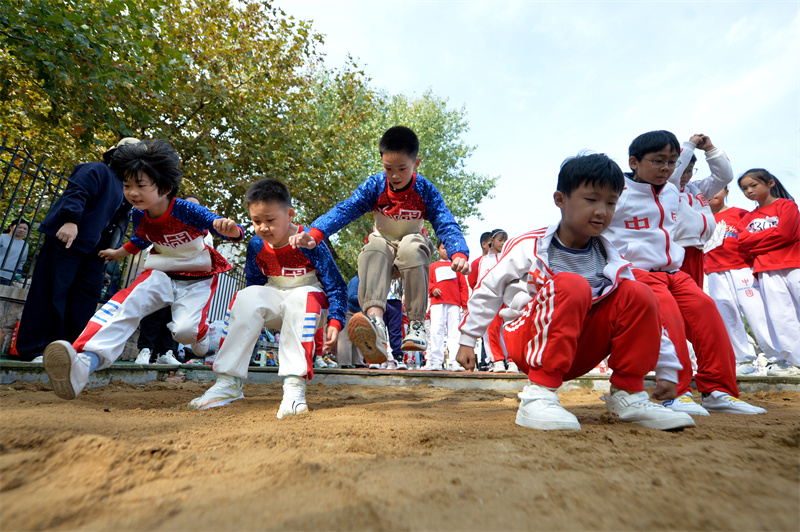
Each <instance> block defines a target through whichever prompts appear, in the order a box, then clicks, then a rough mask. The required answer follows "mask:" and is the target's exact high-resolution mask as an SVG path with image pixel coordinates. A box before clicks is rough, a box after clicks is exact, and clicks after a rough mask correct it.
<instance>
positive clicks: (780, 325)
mask: <svg viewBox="0 0 800 532" xmlns="http://www.w3.org/2000/svg"><path fill="white" fill-rule="evenodd" d="M758 284H759V287H760V288H761V297H762V298H763V299H764V307H765V308H766V309H767V321H768V323H769V327H770V332H771V333H772V334H773V338H774V339H775V344H774V345H775V347H776V348H777V349H778V350H779V351H780V357H781V358H783V359H784V360H786V361H787V362H788V363H789V364H791V365H793V366H800V269H798V268H786V269H784V270H774V271H770V272H761V273H759V274H758Z"/></svg>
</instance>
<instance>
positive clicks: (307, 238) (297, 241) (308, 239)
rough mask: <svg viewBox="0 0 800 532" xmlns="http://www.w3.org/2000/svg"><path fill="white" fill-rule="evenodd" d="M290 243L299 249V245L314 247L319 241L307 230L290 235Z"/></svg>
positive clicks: (308, 247) (307, 247)
mask: <svg viewBox="0 0 800 532" xmlns="http://www.w3.org/2000/svg"><path fill="white" fill-rule="evenodd" d="M289 245H290V246H292V248H293V249H297V248H298V247H301V248H306V249H314V248H315V247H316V246H317V241H316V240H314V237H313V236H311V235H309V234H308V233H306V232H305V231H300V232H299V233H297V234H296V235H292V236H290V237H289Z"/></svg>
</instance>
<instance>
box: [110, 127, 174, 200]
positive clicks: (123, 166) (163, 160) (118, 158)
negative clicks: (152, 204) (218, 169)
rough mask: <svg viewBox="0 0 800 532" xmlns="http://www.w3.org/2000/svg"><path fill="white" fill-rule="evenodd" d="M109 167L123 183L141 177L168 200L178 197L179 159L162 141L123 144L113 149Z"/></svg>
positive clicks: (167, 144)
mask: <svg viewBox="0 0 800 532" xmlns="http://www.w3.org/2000/svg"><path fill="white" fill-rule="evenodd" d="M109 167H110V168H111V169H112V170H113V171H114V172H115V173H116V174H117V178H118V179H119V180H120V181H122V182H125V181H126V180H127V179H130V178H133V179H136V178H138V177H139V175H141V174H146V175H147V177H149V178H150V179H152V180H153V183H155V185H156V187H157V188H158V192H159V193H160V194H163V195H166V196H167V197H168V198H169V199H172V198H174V197H175V196H177V195H178V189H179V188H180V187H181V176H182V175H183V171H182V170H181V160H180V157H178V153H177V152H176V151H175V149H174V148H173V147H172V146H171V145H170V143H169V142H167V141H166V140H163V139H155V140H143V141H141V142H137V143H135V144H125V145H123V146H120V147H119V148H117V149H116V150H114V153H113V155H112V156H111V164H109Z"/></svg>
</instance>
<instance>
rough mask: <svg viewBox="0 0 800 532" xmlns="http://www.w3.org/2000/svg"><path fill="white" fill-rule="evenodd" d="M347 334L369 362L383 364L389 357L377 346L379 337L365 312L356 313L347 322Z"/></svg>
mask: <svg viewBox="0 0 800 532" xmlns="http://www.w3.org/2000/svg"><path fill="white" fill-rule="evenodd" d="M347 336H348V337H349V338H350V341H351V342H352V343H353V345H354V346H356V348H358V350H359V351H361V354H362V355H364V360H366V361H367V363H368V364H383V363H384V362H386V361H387V360H388V359H387V358H386V353H383V352H382V351H381V350H380V349H379V348H378V346H377V342H376V340H377V337H376V335H375V330H374V329H373V328H372V324H371V323H370V322H369V320H368V319H367V317H366V316H364V314H363V313H361V312H359V313H357V314H354V315H353V317H352V318H350V321H349V322H348V324H347Z"/></svg>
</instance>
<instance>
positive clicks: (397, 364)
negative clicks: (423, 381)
mask: <svg viewBox="0 0 800 532" xmlns="http://www.w3.org/2000/svg"><path fill="white" fill-rule="evenodd" d="M394 365H395V368H394V369H408V366H407V365H406V363H405V362H398V361H397V360H395V361H394Z"/></svg>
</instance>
